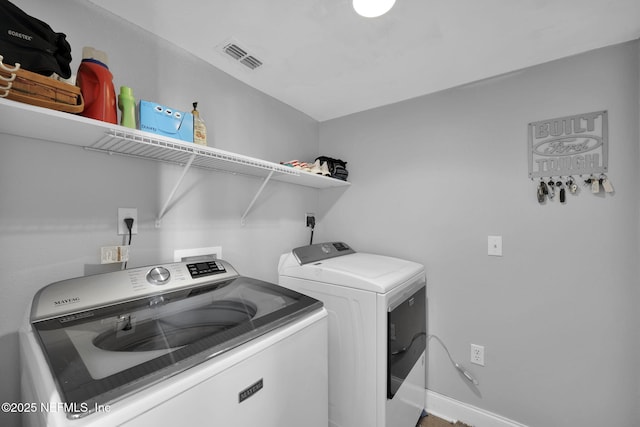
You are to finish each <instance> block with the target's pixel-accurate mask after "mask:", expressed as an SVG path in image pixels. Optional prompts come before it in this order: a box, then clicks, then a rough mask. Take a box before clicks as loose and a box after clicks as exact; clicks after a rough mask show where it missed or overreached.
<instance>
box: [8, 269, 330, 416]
mask: <svg viewBox="0 0 640 427" xmlns="http://www.w3.org/2000/svg"><path fill="white" fill-rule="evenodd" d="M27 317H28V319H27V321H26V322H25V325H24V327H23V328H22V330H21V331H20V352H21V359H22V372H21V383H22V406H21V407H20V408H16V409H18V410H19V411H20V412H22V413H24V416H23V425H24V426H49V427H61V426H64V427H69V426H74V427H83V426H89V425H90V426H95V427H114V426H127V427H140V426H169V425H184V423H185V422H187V423H188V424H189V425H190V426H205V425H206V426H211V425H219V426H253V425H260V426H270V427H283V426H296V425H305V426H309V425H311V426H314V427H326V426H327V422H328V409H327V407H328V406H327V405H328V403H327V387H328V386H327V375H328V374H327V313H326V310H325V309H324V308H323V306H322V302H320V301H318V300H317V299H314V298H311V297H309V296H306V295H303V294H300V293H298V292H296V291H293V290H290V289H287V288H284V287H281V286H278V285H276V284H272V283H267V282H264V281H260V280H256V279H252V278H248V277H244V276H241V275H239V274H238V272H237V271H236V270H235V269H234V268H233V267H232V266H231V265H230V264H229V263H227V262H225V261H222V260H216V261H206V262H194V263H188V262H178V263H171V264H165V265H156V266H150V267H140V268H133V269H129V270H123V271H118V272H113V273H105V274H99V275H94V276H86V277H80V278H75V279H70V280H64V281H61V282H56V283H53V284H51V285H48V286H46V287H44V288H43V289H42V290H40V291H39V292H38V293H37V294H36V295H35V297H34V299H33V302H32V305H31V309H30V312H29V314H28V316H27Z"/></svg>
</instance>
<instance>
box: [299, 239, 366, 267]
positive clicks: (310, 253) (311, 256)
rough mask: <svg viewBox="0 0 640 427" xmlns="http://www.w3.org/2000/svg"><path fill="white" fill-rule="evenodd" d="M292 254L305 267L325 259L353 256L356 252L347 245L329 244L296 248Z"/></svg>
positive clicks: (341, 243) (340, 243)
mask: <svg viewBox="0 0 640 427" xmlns="http://www.w3.org/2000/svg"><path fill="white" fill-rule="evenodd" d="M292 252H293V255H294V256H295V257H296V259H297V260H298V262H299V263H300V265H304V264H309V263H311V262H318V261H322V260H324V259H329V258H335V257H337V256H343V255H348V254H353V253H355V252H356V251H354V250H353V249H351V248H350V247H349V245H347V244H346V243H343V242H329V243H316V244H315V245H308V246H301V247H299V248H295V249H294V250H293V251H292Z"/></svg>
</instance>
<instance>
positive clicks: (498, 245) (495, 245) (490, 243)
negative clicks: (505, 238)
mask: <svg viewBox="0 0 640 427" xmlns="http://www.w3.org/2000/svg"><path fill="white" fill-rule="evenodd" d="M487 254H488V255H489V256H502V236H489V237H488V238H487Z"/></svg>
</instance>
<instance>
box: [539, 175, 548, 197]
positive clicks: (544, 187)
mask: <svg viewBox="0 0 640 427" xmlns="http://www.w3.org/2000/svg"><path fill="white" fill-rule="evenodd" d="M540 189H541V190H542V194H544V195H545V196H547V195H549V187H547V183H546V182H544V181H543V180H542V178H540Z"/></svg>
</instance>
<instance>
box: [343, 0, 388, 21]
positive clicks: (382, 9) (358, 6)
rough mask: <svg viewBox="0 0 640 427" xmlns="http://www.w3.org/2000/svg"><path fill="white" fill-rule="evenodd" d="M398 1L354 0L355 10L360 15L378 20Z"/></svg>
mask: <svg viewBox="0 0 640 427" xmlns="http://www.w3.org/2000/svg"><path fill="white" fill-rule="evenodd" d="M395 2H396V0H353V8H354V9H355V11H356V12H358V15H361V16H364V17H365V18H376V17H378V16H381V15H384V14H385V13H387V12H389V11H390V10H391V8H392V7H393V5H394V4H395Z"/></svg>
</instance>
